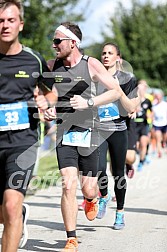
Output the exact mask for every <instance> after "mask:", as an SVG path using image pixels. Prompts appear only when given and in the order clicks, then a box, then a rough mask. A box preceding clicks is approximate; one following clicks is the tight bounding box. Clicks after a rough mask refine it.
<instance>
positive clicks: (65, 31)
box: [56, 25, 81, 48]
mask: <svg viewBox="0 0 167 252" xmlns="http://www.w3.org/2000/svg"><path fill="white" fill-rule="evenodd" d="M56 31H60V32H62V33H64V34H65V35H66V36H67V37H69V38H71V39H73V40H75V41H76V45H77V47H78V48H79V47H80V44H81V40H80V39H79V38H78V37H77V36H76V35H75V34H74V33H73V32H72V31H70V30H69V29H68V28H66V27H65V26H64V25H60V26H59V27H57V29H56Z"/></svg>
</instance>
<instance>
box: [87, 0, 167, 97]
mask: <svg viewBox="0 0 167 252" xmlns="http://www.w3.org/2000/svg"><path fill="white" fill-rule="evenodd" d="M115 13H116V14H115V15H114V16H113V17H111V18H110V23H109V25H108V30H111V33H109V32H108V33H107V34H103V37H104V43H105V42H109V41H112V42H115V43H116V44H118V45H119V47H120V49H121V52H122V57H123V58H124V59H126V60H127V61H129V62H130V64H131V65H132V66H133V69H134V73H135V75H136V77H137V78H138V79H143V78H145V79H146V80H147V81H148V83H149V85H150V86H154V87H157V88H162V89H163V90H164V91H165V92H166V94H167V87H166V83H167V74H166V66H167V36H166V34H167V15H166V13H167V4H164V5H158V6H153V5H152V4H151V3H150V2H147V3H145V4H144V5H142V4H140V3H139V2H138V1H136V0H132V8H131V10H127V9H125V8H124V7H123V5H122V4H121V3H119V5H118V8H117V10H116V12H115ZM108 34H112V35H111V36H109V35H108ZM95 46H96V47H97V45H95ZM93 48H95V47H93V46H92V47H91V50H92V51H93V52H94V50H93ZM96 57H98V58H99V57H100V56H99V53H98V55H96Z"/></svg>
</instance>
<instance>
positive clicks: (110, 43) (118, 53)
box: [103, 42, 121, 57]
mask: <svg viewBox="0 0 167 252" xmlns="http://www.w3.org/2000/svg"><path fill="white" fill-rule="evenodd" d="M107 45H111V46H113V47H115V49H116V51H117V55H119V56H120V57H121V51H120V49H119V47H118V45H116V44H115V43H112V42H108V43H105V44H104V45H103V48H104V47H105V46H107Z"/></svg>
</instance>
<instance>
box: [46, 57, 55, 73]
mask: <svg viewBox="0 0 167 252" xmlns="http://www.w3.org/2000/svg"><path fill="white" fill-rule="evenodd" d="M54 63H55V59H50V60H48V61H47V65H48V67H49V69H50V70H51V71H52V69H53V66H54Z"/></svg>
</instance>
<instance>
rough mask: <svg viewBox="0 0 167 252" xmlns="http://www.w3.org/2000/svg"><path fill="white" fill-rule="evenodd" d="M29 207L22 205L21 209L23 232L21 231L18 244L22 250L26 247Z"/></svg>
mask: <svg viewBox="0 0 167 252" xmlns="http://www.w3.org/2000/svg"><path fill="white" fill-rule="evenodd" d="M29 208H30V207H29V205H27V204H25V203H23V207H22V209H23V210H22V215H23V231H22V236H21V239H20V243H19V248H23V247H24V246H25V245H26V242H27V240H28V229H27V220H28V217H29V212H30V210H29Z"/></svg>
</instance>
